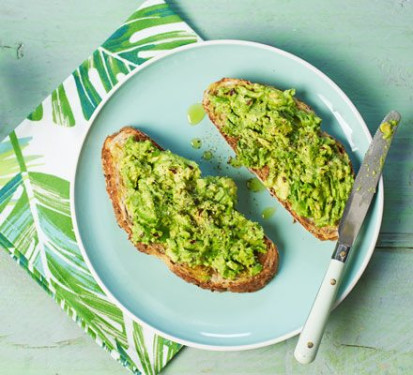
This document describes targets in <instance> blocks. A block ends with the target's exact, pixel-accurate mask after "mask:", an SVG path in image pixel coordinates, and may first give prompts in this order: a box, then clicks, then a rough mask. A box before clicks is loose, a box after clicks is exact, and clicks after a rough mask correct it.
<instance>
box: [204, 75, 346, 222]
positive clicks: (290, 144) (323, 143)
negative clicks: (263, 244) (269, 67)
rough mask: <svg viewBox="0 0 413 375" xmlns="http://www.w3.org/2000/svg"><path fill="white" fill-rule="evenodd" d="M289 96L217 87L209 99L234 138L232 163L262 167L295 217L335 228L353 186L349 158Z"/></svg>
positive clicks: (253, 87) (257, 88)
mask: <svg viewBox="0 0 413 375" xmlns="http://www.w3.org/2000/svg"><path fill="white" fill-rule="evenodd" d="M294 95H295V90H293V89H291V90H286V91H280V90H277V89H275V88H273V87H269V86H264V85H260V84H254V83H252V84H245V85H232V86H231V85H229V86H220V87H219V88H218V89H217V90H216V91H215V93H214V94H213V95H212V94H209V100H210V102H211V104H212V111H213V112H214V114H215V115H216V116H217V117H219V118H225V123H224V124H223V126H222V128H221V130H222V132H223V133H224V134H226V135H228V136H230V137H235V138H237V140H238V142H237V157H236V158H235V159H232V160H231V165H233V166H245V167H248V168H256V169H260V168H264V167H265V170H268V176H267V178H266V180H265V185H266V186H267V187H268V188H271V189H273V190H274V191H275V192H276V193H277V196H278V197H279V198H280V199H281V200H286V201H288V202H289V203H290V204H291V207H292V209H293V211H295V212H296V213H297V214H298V215H299V216H301V217H304V218H308V219H311V220H312V221H313V222H314V224H315V225H316V226H318V227H324V226H330V225H332V226H336V225H337V224H338V222H339V221H340V218H341V216H342V214H343V210H344V206H345V204H346V201H347V199H348V197H349V194H350V191H351V188H352V185H353V182H354V177H353V173H352V170H351V167H350V160H349V157H348V155H347V154H346V153H342V152H341V150H340V149H339V146H338V144H337V142H336V141H335V140H334V139H333V138H331V137H330V136H328V135H326V134H325V133H323V132H322V131H321V129H320V126H321V119H320V118H319V117H317V116H316V115H315V114H314V113H313V112H312V111H308V110H306V109H305V108H303V107H302V106H300V105H297V102H296V100H295V99H294Z"/></svg>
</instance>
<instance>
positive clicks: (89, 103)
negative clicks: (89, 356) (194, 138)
mask: <svg viewBox="0 0 413 375" xmlns="http://www.w3.org/2000/svg"><path fill="white" fill-rule="evenodd" d="M198 40H199V38H198V36H197V35H196V34H195V33H194V32H193V31H192V30H191V29H190V28H189V26H188V25H186V24H185V23H184V22H182V20H181V19H180V18H179V17H178V16H177V15H176V14H174V13H173V12H172V11H171V10H170V8H169V6H168V5H166V4H165V3H163V2H162V1H161V0H149V1H147V2H145V3H144V4H143V5H142V6H141V8H140V9H138V10H137V11H136V12H135V13H134V14H133V15H132V16H131V17H130V18H129V19H128V20H127V21H126V22H125V23H124V24H123V25H122V26H121V27H120V28H119V29H118V30H117V31H116V32H115V33H114V34H113V35H112V36H111V37H110V38H109V39H108V40H107V41H106V42H105V43H104V44H103V45H102V46H101V47H99V48H98V49H97V50H96V51H95V52H94V53H93V54H92V56H91V57H90V58H88V59H87V60H86V61H85V62H83V63H82V64H81V65H80V66H79V68H78V69H76V70H75V71H74V72H73V74H72V75H71V76H69V77H68V79H66V80H65V81H64V82H63V83H62V84H61V85H59V86H58V87H57V88H56V90H54V91H53V93H52V94H51V95H50V96H49V97H48V98H46V100H44V101H43V103H41V104H40V105H39V106H38V107H37V108H36V109H35V110H34V111H33V112H32V113H31V114H30V115H29V116H28V119H27V120H26V121H25V122H24V126H22V127H21V128H19V129H18V131H17V133H18V134H19V138H18V137H17V135H16V133H14V132H12V133H11V134H10V135H9V138H8V139H7V140H4V141H3V142H1V143H0V247H1V248H4V249H5V250H6V251H7V252H8V253H9V254H10V255H11V256H12V257H13V258H14V259H15V260H16V261H17V262H18V263H19V264H21V265H22V266H23V267H24V268H25V269H26V270H27V271H28V272H29V273H30V275H31V276H32V277H33V278H34V279H35V280H36V281H37V282H38V283H39V284H40V285H41V286H42V287H43V288H44V289H45V290H46V291H47V292H48V293H49V294H51V295H52V296H53V297H54V298H55V300H56V301H57V302H58V303H59V304H60V306H61V307H62V308H63V309H64V310H65V311H66V312H67V313H68V315H69V316H70V317H72V319H74V320H75V321H76V322H77V323H78V324H79V325H80V326H81V327H82V328H83V329H84V330H85V331H86V332H87V333H88V334H89V335H90V336H91V337H92V338H93V339H94V340H95V341H96V342H97V343H98V344H99V345H101V346H102V347H103V348H105V349H106V350H108V351H109V352H110V353H111V355H112V356H113V357H114V358H115V359H117V360H118V361H119V362H120V363H122V364H123V365H124V366H126V367H127V368H129V369H130V370H131V371H132V372H133V373H135V374H140V373H144V374H150V375H155V374H158V373H159V372H160V371H161V370H162V368H163V367H164V366H165V365H166V364H167V363H168V362H169V361H170V360H171V359H172V357H173V356H174V355H175V354H176V353H177V352H178V351H179V350H180V349H181V348H182V346H181V345H179V344H177V343H174V342H172V341H170V340H167V339H164V338H162V337H160V336H157V335H155V334H154V332H153V330H151V329H149V328H146V327H142V326H141V325H139V324H138V323H137V322H135V321H133V320H132V319H131V318H130V317H128V316H125V315H124V314H123V312H122V311H121V310H120V309H119V308H118V307H117V306H116V305H115V304H114V303H113V302H112V301H111V299H110V298H109V297H108V296H107V295H106V294H105V293H104V291H103V290H102V289H101V288H100V287H99V285H98V284H97V282H96V281H95V279H94V277H93V276H92V274H91V273H90V271H89V269H88V267H87V265H86V263H85V261H84V259H83V257H82V255H81V252H80V250H79V247H78V244H77V241H76V238H75V235H74V231H73V223H72V217H71V210H70V200H69V198H70V197H69V195H70V182H69V181H67V180H65V179H63V178H61V177H58V176H59V175H61V171H64V170H67V168H71V165H72V160H73V158H74V157H75V156H76V153H75V152H74V151H72V149H70V148H69V149H67V150H69V151H67V152H69V154H68V155H59V163H56V162H55V161H53V160H51V159H53V156H54V155H53V152H55V151H53V148H50V149H48V148H47V147H48V145H49V144H50V140H51V139H53V140H54V142H62V144H64V143H65V142H67V140H68V139H70V140H71V141H74V140H76V138H73V137H79V139H78V141H79V142H80V140H81V138H82V136H83V134H84V131H86V130H87V129H88V127H89V126H90V121H89V120H90V118H91V117H92V115H93V113H94V112H95V111H96V108H97V107H98V106H99V104H100V103H102V101H103V100H104V99H105V98H106V97H107V95H108V94H109V93H110V92H111V91H112V90H113V89H114V88H115V87H116V86H117V85H118V84H119V83H120V81H122V80H123V79H124V78H125V77H127V76H128V75H130V74H131V73H132V72H133V71H134V70H135V69H136V68H137V67H138V66H139V65H140V64H142V63H143V62H145V61H147V60H148V59H150V58H151V57H153V56H156V55H159V54H161V53H164V52H165V51H166V50H170V49H173V48H176V47H179V46H182V45H185V44H188V43H194V42H197V41H198ZM53 124H57V125H61V127H56V126H52V125H53ZM75 125H82V126H83V127H76V128H75V129H73V130H72V129H71V128H73V127H74V126H75ZM42 126H43V127H44V126H45V127H46V128H44V129H43V130H42V132H40V131H39V132H36V129H37V128H38V127H42ZM65 128H67V129H65ZM78 129H80V131H79V132H78V131H77V130H78ZM69 132H71V133H69ZM44 134H47V137H48V138H47V139H44ZM27 135H30V136H27ZM40 135H42V136H40ZM59 137H60V138H59ZM71 137H72V138H71ZM66 144H67V143H66ZM73 149H75V148H73ZM33 150H35V151H33ZM37 150H42V151H43V150H45V153H44V155H38V151H37ZM52 151H53V152H52ZM42 153H43V152H42ZM66 163H67V164H66Z"/></svg>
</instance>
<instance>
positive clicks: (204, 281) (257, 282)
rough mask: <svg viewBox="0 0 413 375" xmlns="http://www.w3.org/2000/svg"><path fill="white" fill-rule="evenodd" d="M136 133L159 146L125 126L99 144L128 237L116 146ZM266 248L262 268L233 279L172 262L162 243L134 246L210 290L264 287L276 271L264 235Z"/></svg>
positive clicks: (274, 254) (108, 184) (273, 250)
mask: <svg viewBox="0 0 413 375" xmlns="http://www.w3.org/2000/svg"><path fill="white" fill-rule="evenodd" d="M130 137H135V140H137V141H145V140H150V141H151V142H152V143H153V144H154V145H155V146H156V147H158V148H159V149H162V148H161V147H160V146H159V145H158V144H156V143H155V142H154V141H153V140H151V139H150V138H149V137H148V136H147V135H146V134H144V133H142V132H141V131H139V130H137V129H134V128H132V127H125V128H123V129H121V130H120V131H119V132H118V133H115V134H113V135H111V136H109V137H107V138H106V140H105V142H104V144H103V148H102V166H103V171H104V174H105V179H106V190H107V192H108V194H109V197H110V199H111V201H112V204H113V209H114V211H115V215H116V219H117V222H118V224H119V226H120V227H121V228H123V229H124V230H125V231H126V233H127V234H128V236H129V240H131V236H132V229H131V226H132V222H131V220H130V217H129V215H128V212H127V209H126V205H125V202H124V197H123V194H122V191H123V184H122V178H121V176H120V174H119V169H118V160H117V155H119V148H122V146H123V145H124V144H125V142H126V141H127V139H128V138H130ZM265 243H266V246H267V251H266V252H265V253H259V254H258V255H257V258H258V260H259V262H260V263H261V265H262V271H261V272H260V273H259V274H257V275H255V276H249V275H247V274H240V275H239V276H238V277H237V278H236V279H234V280H230V279H225V278H223V277H222V276H221V275H219V274H218V273H217V272H216V271H214V270H213V269H210V268H207V267H201V266H197V267H189V266H188V265H186V264H184V263H174V262H173V261H172V260H171V259H170V258H169V257H168V256H167V255H166V254H165V248H164V245H163V244H160V243H159V244H153V245H146V244H143V243H138V244H136V248H137V249H138V250H139V251H142V252H144V253H146V254H149V255H154V256H156V257H158V258H159V259H161V260H162V261H164V262H165V264H166V265H167V266H168V267H169V269H170V270H171V271H172V272H174V273H175V274H176V275H178V276H179V277H181V278H182V279H184V280H185V281H188V282H190V283H193V284H196V285H198V286H200V287H201V288H204V289H210V290H212V291H231V292H254V291H256V290H258V289H261V288H262V287H264V286H265V285H266V284H267V283H268V282H269V281H270V280H271V279H272V278H273V277H274V275H275V273H276V271H277V267H278V251H277V247H276V246H275V244H274V243H273V242H272V241H271V240H269V239H268V238H265Z"/></svg>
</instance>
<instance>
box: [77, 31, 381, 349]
mask: <svg viewBox="0 0 413 375" xmlns="http://www.w3.org/2000/svg"><path fill="white" fill-rule="evenodd" d="M210 45H223V46H226V45H239V46H247V47H254V48H259V49H264V50H269V51H271V52H275V53H276V54H279V55H283V56H286V57H288V58H290V59H292V60H295V61H296V62H298V63H300V64H302V65H304V66H305V67H306V68H308V69H309V70H311V71H312V72H313V73H315V74H316V75H317V76H318V77H320V78H321V79H322V80H324V81H325V82H326V83H327V84H328V85H329V86H331V87H333V88H334V89H335V91H336V92H337V93H338V94H339V96H340V97H341V99H342V100H343V101H344V102H345V103H346V104H347V105H348V107H349V108H350V110H351V111H352V113H353V114H354V115H355V117H356V118H357V120H358V121H359V122H360V124H361V128H362V130H363V131H364V133H365V134H366V137H367V139H368V141H369V142H371V140H372V136H371V133H370V131H369V129H368V127H367V125H366V123H365V121H364V119H363V117H362V116H361V114H360V113H359V111H358V110H357V108H356V106H355V105H354V104H353V102H352V101H351V100H350V98H349V97H348V96H347V95H346V94H345V93H344V91H343V90H342V89H341V88H340V87H339V86H338V85H337V84H336V83H335V82H334V81H333V80H332V79H331V78H329V77H328V76H327V75H326V74H325V73H323V72H322V71H321V70H319V69H318V68H316V67H315V66H313V65H312V64H310V63H309V62H307V61H306V60H304V59H302V58H301V57H298V56H296V55H294V54H292V53H290V52H287V51H284V50H282V49H280V48H277V47H273V46H270V45H267V44H264V43H258V42H252V41H246V40H238V39H220V40H209V41H199V42H195V43H192V44H188V45H185V46H181V47H177V48H175V49H173V50H170V51H168V52H165V53H163V54H161V55H158V56H156V57H153V58H151V59H150V60H147V61H145V62H144V63H143V64H141V65H139V66H138V67H137V68H136V69H135V70H134V71H133V72H132V73H131V74H130V75H128V76H126V78H125V79H123V80H122V81H120V82H118V83H117V84H116V85H115V86H114V87H113V89H112V90H111V91H110V92H109V93H108V94H107V95H106V96H105V98H104V99H103V100H102V101H101V102H100V103H99V104H98V106H97V107H96V109H95V111H94V112H93V115H92V116H91V118H90V119H89V120H88V122H87V129H86V131H85V132H84V133H83V135H82V136H81V141H80V142H79V144H78V147H77V149H76V150H75V152H74V153H75V155H76V156H75V158H76V159H75V166H74V168H73V170H72V173H71V179H70V181H71V183H70V213H71V217H72V224H73V231H74V233H75V236H76V240H77V244H78V246H79V249H80V252H81V254H82V256H83V259H84V260H85V262H86V264H87V266H88V268H89V270H90V272H91V273H92V275H93V277H94V278H95V280H96V282H97V283H98V285H99V287H100V288H102V290H103V291H104V292H105V293H106V295H107V296H108V298H109V300H110V302H112V303H113V304H114V305H116V306H117V307H118V308H119V309H120V310H121V311H122V312H123V313H124V314H126V315H127V316H129V317H130V318H132V319H134V320H136V321H138V322H139V323H140V324H141V325H143V326H145V327H146V328H149V329H151V330H153V331H154V332H155V333H156V334H157V335H160V336H162V337H164V338H166V339H169V340H171V341H174V342H177V343H179V344H182V345H185V346H189V347H192V348H197V349H204V350H210V351H242V350H251V349H258V348H262V347H265V346H268V345H272V344H277V343H279V342H282V341H285V340H287V339H289V338H291V337H294V336H296V335H298V334H299V333H300V332H301V330H302V328H303V327H302V326H301V327H299V328H298V329H296V330H294V331H291V332H289V333H286V334H284V335H282V336H278V337H276V338H274V339H270V340H265V341H262V342H258V343H253V344H242V345H209V344H201V343H198V342H193V341H190V340H185V339H181V338H179V337H175V336H173V335H170V334H167V333H165V332H163V331H161V330H159V329H157V328H155V327H153V326H151V325H150V324H148V323H147V322H145V321H144V320H142V319H141V318H139V317H137V316H136V315H135V314H134V313H133V312H132V311H130V310H129V309H128V308H127V307H125V306H123V305H122V303H121V302H120V301H119V300H118V299H117V298H116V297H115V296H114V295H113V294H112V292H110V290H109V289H108V288H107V287H106V285H105V284H104V282H103V281H102V279H101V278H100V276H99V275H98V273H97V272H96V270H95V268H94V267H93V264H92V262H91V261H90V259H89V256H88V254H87V251H86V249H85V246H84V244H83V241H82V237H81V235H80V231H79V226H78V223H77V216H76V203H75V190H76V189H75V187H76V175H77V170H78V166H79V160H80V155H81V153H82V150H83V146H84V143H85V141H86V138H87V136H88V134H89V132H90V130H91V129H92V126H93V123H94V121H95V119H96V117H97V116H98V115H99V114H100V112H101V110H102V108H103V107H104V106H105V105H106V103H107V102H108V101H109V100H110V99H111V98H112V96H113V95H114V94H115V93H116V92H117V91H118V90H119V89H120V87H122V85H123V84H124V83H126V82H127V81H129V80H130V79H131V78H132V77H133V76H135V74H137V73H139V72H140V71H141V70H142V69H145V68H146V67H148V66H150V65H152V64H155V63H156V62H157V61H159V60H161V59H164V58H166V57H169V56H171V55H174V54H177V53H180V52H182V51H186V50H189V49H196V48H203V47H204V46H210ZM376 199H378V213H377V216H378V223H377V226H376V228H375V229H374V232H373V237H372V238H373V241H371V244H370V246H369V248H368V250H367V253H366V256H365V257H364V259H363V262H362V263H361V265H360V268H359V270H358V271H357V272H356V274H355V276H354V278H353V280H352V281H351V282H350V283H349V285H348V286H347V288H345V289H344V290H343V293H342V296H341V297H340V298H339V299H338V300H337V301H336V302H335V303H334V306H333V309H335V308H336V307H337V306H338V305H339V304H340V303H341V302H342V301H343V300H344V299H345V298H346V297H347V296H348V294H349V293H350V292H351V291H352V290H353V288H354V287H355V286H356V284H357V283H358V281H359V280H360V277H361V276H362V274H363V273H364V271H365V269H366V267H367V265H368V263H369V262H370V259H371V257H372V255H373V252H374V249H375V247H376V243H377V240H378V236H379V233H380V229H381V224H382V220H383V209H384V185H383V177H380V181H379V186H378V189H377V198H376ZM314 297H315V296H314Z"/></svg>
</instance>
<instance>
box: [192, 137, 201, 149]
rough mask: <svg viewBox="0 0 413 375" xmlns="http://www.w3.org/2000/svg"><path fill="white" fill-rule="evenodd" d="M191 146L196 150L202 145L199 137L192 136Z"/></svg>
mask: <svg viewBox="0 0 413 375" xmlns="http://www.w3.org/2000/svg"><path fill="white" fill-rule="evenodd" d="M191 146H192V148H195V149H196V150H199V149H200V148H201V146H202V141H201V140H200V139H199V138H194V139H193V140H192V141H191Z"/></svg>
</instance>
